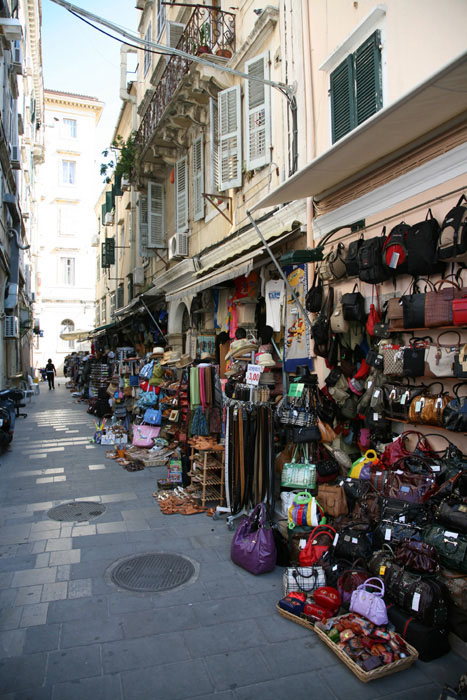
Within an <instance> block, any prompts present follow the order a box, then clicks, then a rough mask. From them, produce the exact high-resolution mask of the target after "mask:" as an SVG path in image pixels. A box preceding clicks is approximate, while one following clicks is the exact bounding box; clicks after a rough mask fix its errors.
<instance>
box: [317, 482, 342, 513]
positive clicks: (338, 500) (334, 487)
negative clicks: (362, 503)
mask: <svg viewBox="0 0 467 700" xmlns="http://www.w3.org/2000/svg"><path fill="white" fill-rule="evenodd" d="M317 499H318V501H319V504H320V506H321V507H322V508H323V509H324V512H325V513H326V515H332V517H333V518H337V517H338V516H339V515H347V512H348V509H349V507H348V505H347V498H346V497H345V491H344V488H343V487H342V486H339V484H319V486H318V496H317Z"/></svg>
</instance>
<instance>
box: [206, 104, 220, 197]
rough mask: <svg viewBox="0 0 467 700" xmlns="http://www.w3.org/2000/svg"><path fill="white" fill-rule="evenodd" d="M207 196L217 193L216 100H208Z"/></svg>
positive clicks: (217, 119)
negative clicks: (208, 163) (208, 149)
mask: <svg viewBox="0 0 467 700" xmlns="http://www.w3.org/2000/svg"><path fill="white" fill-rule="evenodd" d="M209 148H210V169H209V190H208V192H209V194H216V193H217V192H218V191H219V113H218V107H217V100H214V99H213V98H212V97H210V98H209Z"/></svg>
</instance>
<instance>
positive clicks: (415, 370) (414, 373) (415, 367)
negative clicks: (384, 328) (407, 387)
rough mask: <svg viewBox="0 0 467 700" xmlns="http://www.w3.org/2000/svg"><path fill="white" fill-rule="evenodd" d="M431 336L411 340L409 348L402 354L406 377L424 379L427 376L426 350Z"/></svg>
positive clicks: (403, 370) (403, 369)
mask: <svg viewBox="0 0 467 700" xmlns="http://www.w3.org/2000/svg"><path fill="white" fill-rule="evenodd" d="M427 340H429V341H431V342H432V339H431V338H430V337H429V336H425V337H424V338H410V340H409V346H408V347H406V348H404V350H403V352H402V372H403V374H404V377H423V376H424V374H425V349H426V347H427Z"/></svg>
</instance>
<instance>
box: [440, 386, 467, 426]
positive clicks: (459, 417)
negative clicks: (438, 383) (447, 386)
mask: <svg viewBox="0 0 467 700" xmlns="http://www.w3.org/2000/svg"><path fill="white" fill-rule="evenodd" d="M462 386H463V387H467V382H460V383H459V384H455V385H454V386H453V387H452V391H453V394H454V397H455V398H453V399H451V401H450V402H449V403H448V404H447V406H446V407H445V409H444V413H443V425H444V427H445V428H447V429H448V430H455V431H456V432H458V433H465V432H467V396H459V389H460V388H461V387H462Z"/></svg>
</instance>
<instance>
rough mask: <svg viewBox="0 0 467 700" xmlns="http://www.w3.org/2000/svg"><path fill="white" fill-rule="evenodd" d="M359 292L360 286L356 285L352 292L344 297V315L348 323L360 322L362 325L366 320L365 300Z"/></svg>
mask: <svg viewBox="0 0 467 700" xmlns="http://www.w3.org/2000/svg"><path fill="white" fill-rule="evenodd" d="M355 290H358V285H357V283H355V285H354V288H353V290H352V291H351V292H348V293H347V294H343V295H342V302H341V303H342V314H343V316H344V319H345V320H346V321H358V322H359V323H362V322H363V321H364V320H365V318H366V314H365V299H364V298H363V297H362V295H361V294H360V292H359V291H355Z"/></svg>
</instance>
